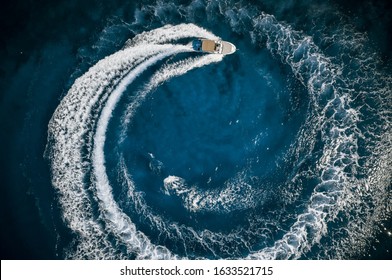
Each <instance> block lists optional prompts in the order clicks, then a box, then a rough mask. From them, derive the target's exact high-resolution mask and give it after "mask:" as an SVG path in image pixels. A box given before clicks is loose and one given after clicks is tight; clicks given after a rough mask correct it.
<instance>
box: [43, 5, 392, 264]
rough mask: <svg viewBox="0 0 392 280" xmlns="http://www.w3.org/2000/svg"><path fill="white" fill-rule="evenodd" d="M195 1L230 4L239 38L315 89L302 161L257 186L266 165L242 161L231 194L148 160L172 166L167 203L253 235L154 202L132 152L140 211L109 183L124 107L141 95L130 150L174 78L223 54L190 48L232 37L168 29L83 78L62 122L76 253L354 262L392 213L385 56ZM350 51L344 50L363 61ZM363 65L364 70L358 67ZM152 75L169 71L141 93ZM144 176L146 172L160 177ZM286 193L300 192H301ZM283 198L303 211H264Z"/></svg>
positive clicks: (58, 139) (52, 130)
mask: <svg viewBox="0 0 392 280" xmlns="http://www.w3.org/2000/svg"><path fill="white" fill-rule="evenodd" d="M192 3H193V4H194V5H196V6H197V7H198V8H203V9H205V11H206V13H208V12H213V11H215V10H214V9H217V11H219V13H220V14H221V15H222V16H223V17H225V18H226V19H227V20H228V23H229V27H231V28H232V30H235V31H236V32H240V33H241V34H245V35H249V38H250V40H251V41H252V43H253V44H254V45H256V46H261V47H262V48H265V47H266V49H267V50H268V55H272V56H273V57H274V58H276V59H277V60H280V62H281V63H282V64H284V65H287V66H288V69H289V70H287V71H289V72H290V71H291V72H292V74H293V76H294V79H296V80H298V81H299V82H300V83H298V84H299V85H300V86H301V85H302V87H303V88H304V89H305V90H306V92H307V94H308V99H309V104H308V108H307V113H306V114H307V115H306V118H305V121H304V123H303V124H302V126H301V127H300V129H299V131H298V134H297V135H296V139H295V142H294V143H292V144H291V146H290V151H289V152H288V154H286V155H285V156H287V158H290V160H291V157H292V158H294V159H293V160H292V162H290V165H289V167H290V169H292V170H293V171H292V174H290V175H289V176H290V178H287V180H286V181H284V180H283V182H281V181H279V182H281V183H276V185H274V183H270V182H267V183H265V185H263V184H264V181H262V180H264V178H261V179H260V180H254V181H252V176H253V175H258V174H256V173H257V171H258V169H256V168H255V169H254V170H256V171H254V170H253V169H252V170H251V168H250V167H249V168H248V166H246V167H238V165H237V167H238V169H236V171H235V174H231V175H230V176H231V177H230V178H228V179H226V177H224V181H223V180H222V182H224V183H223V184H222V186H218V187H216V188H215V187H214V188H207V187H204V188H203V187H200V186H198V185H197V183H195V184H193V185H191V184H188V183H187V180H186V179H185V178H186V176H182V177H184V178H182V177H180V176H177V175H176V174H172V173H171V171H170V170H169V171H167V172H166V171H165V172H162V171H161V170H162V169H164V168H165V167H164V164H163V163H162V162H160V161H159V160H158V159H156V158H155V157H154V155H153V154H152V152H151V154H149V159H150V165H148V164H147V165H148V166H149V167H150V169H151V171H152V173H154V168H156V169H157V170H158V171H156V172H155V174H154V176H155V177H154V180H155V179H156V181H154V182H157V181H159V180H160V181H161V185H160V186H158V188H155V189H154V190H153V191H154V195H162V197H159V199H162V200H163V201H170V203H173V205H175V203H177V202H178V204H179V205H180V206H181V207H182V208H181V209H182V210H183V211H184V212H186V215H189V216H187V217H191V219H192V218H193V217H196V218H195V219H197V218H198V217H208V218H210V217H211V216H213V217H215V216H216V217H218V218H219V219H220V218H221V217H229V218H232V217H236V216H241V215H243V214H244V216H245V217H246V218H244V220H246V221H245V222H244V221H242V220H241V222H244V223H245V226H244V227H241V225H239V226H237V227H233V228H229V229H222V230H221V229H216V228H215V229H213V227H211V229H210V228H208V227H205V226H204V225H203V226H199V225H197V223H195V224H192V222H190V223H189V224H186V223H182V222H179V221H176V220H175V219H172V217H171V216H170V215H169V214H166V213H160V212H159V208H158V211H157V208H154V207H153V206H150V205H149V203H148V201H149V200H148V199H147V198H146V194H145V192H144V191H143V187H144V186H140V188H139V186H137V185H136V183H135V182H138V181H137V179H136V180H135V181H134V179H133V177H132V176H133V174H132V172H131V171H130V170H129V167H128V166H127V164H129V162H128V157H127V156H126V155H125V153H124V152H123V151H122V150H121V149H119V150H120V151H119V152H118V161H117V162H116V166H117V168H118V170H116V171H118V174H116V175H118V177H120V178H119V179H118V178H117V179H118V180H120V184H123V187H124V188H125V189H126V190H127V197H126V199H127V201H126V202H125V203H124V202H123V201H121V203H122V204H126V207H124V208H123V207H122V206H124V205H121V206H120V204H118V203H117V201H116V199H115V193H116V190H115V189H114V185H112V184H111V182H110V176H109V175H108V173H110V171H111V170H110V169H111V167H110V166H111V162H110V161H108V162H106V160H105V147H106V146H107V145H108V143H109V141H107V134H109V133H108V129H109V127H110V124H111V121H112V114H113V112H114V111H115V109H116V107H117V106H118V104H119V103H120V102H121V101H122V100H124V99H125V97H124V96H125V95H129V94H130V93H129V92H131V95H130V96H129V98H128V99H127V101H126V102H127V103H126V104H125V105H126V106H125V110H124V112H123V113H122V115H121V118H120V135H119V139H118V142H117V144H119V145H120V146H121V145H122V144H124V146H125V145H126V144H127V142H126V140H129V139H128V138H127V137H129V134H128V130H129V128H130V127H132V122H133V121H134V119H136V118H134V117H135V115H136V112H139V111H140V110H139V111H138V109H139V108H140V107H141V105H142V104H143V102H145V101H146V100H148V98H147V96H148V95H149V94H152V93H153V92H154V91H155V90H156V89H158V88H159V87H160V86H161V85H162V84H163V83H165V82H166V81H168V80H169V79H171V78H174V77H178V76H182V75H184V74H186V73H187V72H188V71H191V70H192V69H196V68H201V67H204V66H206V65H209V64H211V63H217V62H220V61H221V60H222V59H223V56H222V55H216V54H201V55H200V54H199V55H197V56H196V55H191V54H190V53H192V52H193V50H192V48H191V45H190V44H187V45H184V44H182V43H183V42H190V41H191V40H192V39H193V38H198V37H199V38H208V39H213V40H218V39H219V37H217V36H215V35H214V34H212V33H210V32H208V31H207V30H205V29H202V28H200V27H198V26H196V25H194V24H178V25H174V26H173V25H165V26H163V27H161V28H157V29H154V30H151V31H148V32H143V33H141V34H138V35H136V36H135V37H134V38H132V39H130V40H128V41H127V42H126V44H125V46H124V48H123V49H122V50H120V51H118V52H116V53H114V54H113V55H110V56H108V57H106V58H104V59H102V60H100V61H99V62H98V63H96V64H95V65H94V66H93V67H91V68H90V69H89V70H88V71H87V72H86V73H85V74H84V75H83V76H81V77H80V78H78V79H77V80H76V81H75V83H74V84H73V86H72V87H71V89H70V90H69V92H68V94H67V95H66V96H65V97H64V99H63V100H62V101H61V103H60V105H59V106H58V108H57V109H56V111H55V113H54V115H53V117H52V119H51V121H50V123H49V131H48V134H49V136H48V150H49V152H50V160H51V172H52V183H53V186H54V187H55V188H56V190H57V191H58V195H59V200H60V204H61V207H62V210H63V218H64V220H65V222H66V223H67V225H68V226H69V228H70V229H71V230H72V231H73V232H74V233H75V234H77V240H76V241H75V243H74V244H72V245H71V248H69V251H68V252H67V254H68V255H67V257H69V258H88V259H111V258H113V259H119V258H138V259H177V258H226V257H228V258H233V257H238V258H245V259H298V258H301V257H304V256H306V254H308V253H309V252H312V250H316V251H317V250H319V251H317V252H319V254H320V256H321V257H322V258H326V257H328V258H333V257H339V258H344V257H347V256H349V255H350V252H352V251H353V250H351V249H350V248H353V246H354V245H355V244H361V246H362V244H363V241H362V240H367V239H368V238H370V237H371V236H372V235H373V234H374V232H375V228H376V227H375V224H377V223H379V222H380V221H381V220H382V219H383V217H385V216H386V215H388V214H390V202H389V201H387V202H385V200H388V197H390V182H391V175H390V174H392V173H391V166H392V162H391V157H390V155H391V154H392V139H391V135H392V134H391V131H392V128H391V126H390V123H391V120H392V117H391V113H390V109H389V108H390V106H388V104H390V102H391V100H390V84H391V83H390V82H391V79H390V77H385V76H383V73H381V72H378V71H376V70H374V71H370V72H372V73H371V74H370V73H369V67H374V69H375V66H372V64H370V66H368V63H369V61H370V62H371V63H373V62H372V61H373V60H376V59H375V58H373V57H371V58H369V57H366V53H365V52H361V54H360V55H358V56H357V57H355V58H351V60H350V62H347V61H346V60H343V59H340V58H338V57H333V56H328V55H326V54H325V53H323V51H322V48H321V47H319V46H318V44H316V43H315V41H314V39H313V38H312V37H311V36H308V35H306V34H304V33H303V32H298V31H296V30H294V29H293V28H292V27H291V26H290V25H289V24H286V23H281V22H279V21H278V20H277V19H276V18H275V17H274V16H272V15H268V14H266V13H263V12H257V11H253V10H251V8H250V7H243V8H241V9H237V8H231V7H230V5H226V4H223V3H221V2H215V1H208V3H207V4H206V6H205V7H204V6H203V4H201V3H199V2H198V1H194V2H192ZM160 5H163V6H165V5H166V4H165V3H159V5H158V6H159V7H155V6H146V8H145V9H146V10H145V11H147V12H150V13H151V14H154V15H157V14H159V11H157V10H155V9H159V8H162V7H161V6H160ZM167 5H169V4H167ZM169 6H170V5H169ZM165 7H166V6H165ZM189 7H191V6H189ZM189 7H185V6H181V5H180V6H178V7H177V8H176V9H178V11H176V12H177V13H179V14H180V15H186V14H187V13H190V10H189V9H190V8H189ZM166 8H168V7H166ZM168 9H169V8H168ZM344 32H346V31H343V33H344ZM343 33H342V34H343ZM342 34H341V36H342V38H343V39H342V42H343V43H342V45H344V44H347V45H350V44H351V45H353V44H355V43H357V42H356V41H355V40H356V37H355V36H354V37H353V39H352V38H351V37H350V36H351V35H350V34H349V35H348V36H346V35H345V34H343V35H342ZM345 36H346V37H345ZM337 37H338V36H337ZM347 38H348V39H347ZM350 40H351V41H350ZM346 41H347V42H346ZM180 42H181V43H180ZM340 43H341V42H340ZM240 51H241V50H240ZM349 51H350V50H348V49H346V50H343V51H342V52H344V55H346V56H350V54H349ZM241 55H242V54H241ZM233 63H235V61H233ZM350 63H351V64H353V65H354V66H355V67H354V69H355V71H351V69H350V67H351V66H352V65H351V64H350ZM153 66H154V67H153ZM155 66H156V67H155ZM151 68H154V69H155V68H156V69H157V70H154V71H155V72H153V73H152V74H151V76H150V77H148V78H147V81H146V82H143V81H141V82H142V86H136V84H138V83H139V82H140V80H141V75H143V76H142V77H144V76H146V73H147V70H150V69H151ZM349 70H350V71H349ZM354 72H355V73H354ZM239 80H240V81H246V80H245V79H242V78H239ZM376 81H377V82H376ZM198 82H199V81H198ZM244 88H247V87H244ZM166 100H170V102H172V100H173V99H170V98H168V99H166ZM219 100H220V99H219ZM222 100H223V99H222ZM375 104H377V105H375ZM225 109H226V108H225ZM369 115H370V116H372V118H374V120H375V121H374V123H373V124H372V123H371V122H370V121H367V120H366V117H365V116H369ZM113 119H114V118H113ZM113 122H114V120H113ZM230 125H231V122H230ZM282 125H283V123H282ZM299 126H300V125H299ZM190 129H191V128H190ZM252 129H253V128H252ZM147 139H148V138H147ZM169 139H172V138H169ZM192 143H193V142H192ZM129 145H131V144H129ZM132 145H133V142H132ZM135 145H136V144H135ZM121 147H122V146H121ZM184 147H186V146H184ZM106 148H107V147H106ZM147 152H148V153H150V151H147ZM154 153H155V152H154ZM257 156H258V155H257ZM260 156H262V155H260ZM180 158H181V157H180ZM309 158H311V159H312V161H311V163H310V164H309V162H310V161H309V162H307V160H308V159H309ZM126 159H127V160H126ZM132 160H134V159H131V160H130V162H131V163H130V164H133V163H134V162H133V161H132ZM134 161H137V160H134ZM152 161H154V163H155V164H156V165H157V166H154V163H152ZM249 162H251V160H249ZM137 164H140V162H136V165H137ZM249 165H251V163H250V164H249ZM303 165H309V166H306V168H304V166H303ZM284 167H285V166H284ZM241 168H242V169H241ZM248 169H249V170H248ZM137 170H138V169H137ZM140 170H142V171H140V172H141V173H142V172H145V170H146V169H140ZM229 170H230V169H229ZM238 170H239V171H238ZM278 170H279V169H278ZM299 170H301V171H299ZM108 171H109V172H108ZM215 171H217V169H215ZM152 173H147V172H146V174H147V175H148V174H150V175H151V174H152ZM163 173H164V174H163ZM173 173H174V172H173ZM135 174H137V173H136V172H135ZM208 175H210V174H208ZM136 176H137V175H136ZM139 176H140V177H143V176H145V174H144V173H143V176H142V175H140V174H139ZM268 176H269V175H268ZM272 176H273V175H272ZM255 177H257V176H255ZM206 178H208V176H206ZM210 178H211V177H210ZM143 179H144V177H143ZM143 179H139V180H143ZM257 179H259V178H257ZM267 179H268V178H267ZM206 181H207V179H206ZM261 181H262V183H260V182H261ZM254 182H257V184H260V185H261V186H259V185H257V186H256V185H255V184H256V183H254ZM271 182H274V181H273V180H271ZM303 182H306V183H307V184H308V185H306V186H304V185H305V184H306V183H303ZM308 182H310V183H308ZM155 184H156V183H154V184H153V185H154V187H155V186H156V185H155ZM267 184H269V185H271V187H270V186H269V185H268V186H267ZM207 185H208V183H207ZM159 187H160V189H159ZM305 188H306V190H304V189H305ZM270 189H271V190H270ZM156 190H158V191H157V192H155V191H156ZM286 190H288V191H287V193H288V192H291V191H293V193H294V192H295V194H287V193H286V192H285V191H286ZM159 191H160V193H159ZM269 192H270V193H274V195H276V196H279V194H282V197H281V198H279V199H281V200H282V201H279V202H277V203H276V205H279V206H276V205H275V204H274V203H271V205H273V206H271V207H277V208H279V207H280V206H281V205H283V207H281V208H285V207H287V208H290V209H291V208H295V210H294V213H293V214H292V213H291V212H290V213H289V212H285V211H286V210H285V209H283V210H282V209H272V210H271V213H266V212H262V211H269V210H265V209H270V208H268V207H270V205H268V206H267V207H265V208H264V207H263V205H264V204H263V203H267V204H268V203H269V202H270V200H272V199H271V198H266V197H267V196H268V195H269V194H270V193H269ZM275 192H276V193H275ZM302 195H303V197H302ZM300 200H301V201H300ZM279 203H281V204H279ZM165 207H166V205H165ZM388 207H389V210H388ZM129 211H131V212H132V213H131V214H130V212H129ZM258 211H261V212H260V213H259V212H258ZM288 211H290V210H288ZM386 212H388V213H387V214H385V213H386ZM233 213H234V214H233ZM238 213H240V214H238ZM203 215H204V216H203ZM214 215H215V216H214ZM284 215H287V216H290V217H287V218H286V217H283V216H284ZM275 216H276V217H275ZM131 217H132V218H131ZM168 217H169V218H168ZM181 217H182V216H181ZM181 217H180V218H181ZM271 217H273V218H271ZM273 219H276V220H273ZM287 221H288V222H287ZM192 225H194V226H192ZM247 227H248V228H247ZM341 227H342V228H341ZM144 230H146V231H144ZM341 231H344V232H345V233H344V234H341V235H342V237H341V238H337V239H336V240H335V239H334V235H333V234H335V233H336V232H339V233H338V234H337V236H340V235H339V234H340V232H341ZM321 242H324V243H325V244H327V245H325V244H324V243H323V248H322V249H317V248H316V247H318V244H319V243H321ZM343 245H344V246H343ZM339 246H341V247H342V248H343V249H340V247H339ZM314 248H316V249H314ZM350 250H351V251H350ZM199 252H201V253H199Z"/></svg>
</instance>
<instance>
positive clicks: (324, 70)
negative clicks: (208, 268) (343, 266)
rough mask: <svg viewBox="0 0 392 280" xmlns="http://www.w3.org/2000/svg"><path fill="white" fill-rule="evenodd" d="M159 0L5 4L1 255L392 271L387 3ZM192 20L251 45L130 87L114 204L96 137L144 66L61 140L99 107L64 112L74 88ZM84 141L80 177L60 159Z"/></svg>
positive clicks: (112, 132) (114, 174)
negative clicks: (332, 263) (236, 261)
mask: <svg viewBox="0 0 392 280" xmlns="http://www.w3.org/2000/svg"><path fill="white" fill-rule="evenodd" d="M140 2H141V1H140ZM150 2H151V3H147V1H143V3H137V2H133V1H131V2H130V1H112V2H111V3H102V2H99V1H85V2H83V3H82V4H81V3H79V2H77V1H76V2H72V1H71V2H70V1H65V2H63V3H62V2H59V1H57V2H56V3H52V2H51V1H48V2H45V1H42V3H40V4H38V3H29V2H23V3H16V4H13V5H9V6H8V7H5V8H4V9H2V11H1V16H0V20H1V24H2V27H3V28H2V30H3V36H2V39H1V40H2V41H1V46H2V47H1V48H0V55H1V59H2V64H1V68H0V76H1V79H0V89H1V95H0V108H1V109H0V114H1V115H0V127H1V131H2V134H1V138H0V151H1V162H0V165H1V166H0V170H1V173H0V174H1V178H0V179H1V182H2V183H1V186H2V196H1V199H2V200H1V203H0V205H1V230H0V232H1V251H0V252H1V257H2V259H64V258H92V259H98V258H105V259H109V258H114V259H118V258H171V257H173V256H177V257H184V258H191V259H194V258H212V259H215V258H244V257H245V258H247V257H248V258H283V259H284V258H289V259H293V258H302V259H330V258H332V259H390V258H391V250H392V233H391V232H392V222H391V175H390V174H391V173H392V172H391V167H390V166H391V156H390V155H391V149H392V146H391V137H390V135H391V129H392V128H391V118H392V116H391V112H390V108H391V102H392V100H391V98H392V95H391V92H392V91H391V81H392V78H391V64H390V63H391V57H392V52H391V46H392V42H391V38H390V36H388V34H390V33H391V26H392V25H391V14H392V13H391V12H390V11H391V5H390V4H388V3H387V2H378V3H377V4H373V3H368V2H365V1H364V2H363V3H361V2H360V3H358V1H355V2H352V3H351V2H350V1H344V2H340V1H327V2H325V1H316V2H315V1H312V2H311V3H310V2H309V1H296V2H295V3H291V2H290V3H287V1H242V2H236V1H225V2H224V1H177V2H173V3H170V4H163V3H161V2H159V3H155V1H150ZM182 23H194V24H195V25H197V26H199V27H201V28H205V29H207V30H208V31H210V32H212V33H214V34H215V35H216V36H219V37H221V38H222V39H223V40H227V41H230V42H232V43H234V44H235V45H236V47H237V49H238V50H237V51H236V52H235V53H234V54H233V55H230V56H226V57H224V58H223V59H222V61H220V62H214V63H212V62H211V63H208V64H207V65H205V66H203V67H201V68H194V69H192V70H190V71H188V72H186V73H184V74H181V75H178V76H176V77H173V78H171V79H166V80H165V81H164V82H162V83H160V84H159V85H158V86H157V87H154V88H153V89H152V90H150V91H148V92H147V93H146V94H147V95H146V97H144V98H142V97H141V96H142V92H143V89H144V87H145V86H146V84H148V83H149V82H150V81H153V80H154V79H155V78H154V77H155V76H154V75H155V74H156V73H163V72H164V69H165V67H166V66H168V65H170V64H171V63H176V62H181V61H184V60H186V59H195V60H198V59H202V58H203V57H204V55H203V54H196V53H188V52H186V53H180V54H175V55H170V56H168V57H166V58H164V59H162V60H160V61H157V62H155V63H154V64H153V65H152V66H151V67H149V68H148V69H146V70H145V71H144V72H143V73H141V74H140V76H138V77H137V78H136V79H135V80H134V81H133V82H132V83H130V85H129V86H128V87H127V88H126V90H125V92H124V94H123V95H122V96H121V98H120V99H119V101H118V104H117V106H116V107H115V108H114V110H113V111H111V118H110V121H109V122H108V124H107V126H108V127H107V130H106V131H105V136H106V141H105V144H104V147H103V152H104V159H105V161H104V167H105V172H104V173H105V174H106V175H105V176H107V179H108V184H109V186H110V191H109V193H106V195H105V197H112V198H113V201H114V202H115V204H116V205H117V208H116V210H113V209H114V208H111V207H109V206H108V205H109V204H108V203H107V202H105V199H103V198H102V196H101V195H100V191H99V186H101V185H104V184H103V183H102V182H103V181H102V180H100V178H101V177H99V176H101V175H102V172H101V171H100V170H101V169H99V168H98V167H97V164H96V162H97V160H96V158H95V157H94V151H95V150H94V149H95V148H94V147H97V145H98V144H97V143H98V142H99V140H98V139H96V138H94V135H95V134H96V133H98V132H97V131H99V126H100V122H99V118H100V116H101V114H102V111H103V110H104V107H105V105H106V104H108V103H109V102H108V100H109V99H107V98H109V96H110V95H113V92H114V91H113V89H114V88H115V86H116V85H117V84H118V83H119V81H120V80H121V79H122V78H123V77H124V75H125V72H127V71H130V72H131V71H132V70H133V69H135V67H133V66H132V67H131V66H129V67H126V68H124V69H125V70H124V74H122V73H120V72H119V74H118V75H117V76H115V77H113V78H112V79H109V80H107V79H106V80H105V79H103V78H102V79H101V80H99V79H98V78H97V80H98V81H99V83H101V84H103V83H106V82H107V83H108V84H107V86H106V88H105V90H104V91H103V92H104V94H103V97H102V99H100V100H99V101H97V102H95V103H94V104H92V111H91V112H89V113H88V114H87V116H88V121H86V126H85V127H83V126H82V125H83V121H82V120H78V121H72V120H70V121H68V122H65V120H64V122H63V124H64V130H62V128H59V127H61V124H58V123H56V122H55V121H53V120H59V123H61V122H62V120H63V118H61V117H56V115H55V111H56V112H63V113H64V116H73V115H76V114H78V113H80V112H83V110H85V109H84V108H85V107H83V105H86V104H87V101H86V102H85V101H80V100H76V99H75V102H74V104H76V106H77V105H78V104H81V105H82V107H71V105H69V104H70V103H66V102H68V100H69V99H70V98H69V96H71V93H70V89H71V87H72V85H73V84H74V83H75V82H76V83H77V80H76V79H77V78H79V77H82V78H81V79H80V80H79V81H81V80H83V79H86V78H85V77H86V76H82V75H83V74H84V73H85V72H86V71H87V70H88V69H89V68H90V67H93V66H94V65H96V64H97V62H98V61H100V60H102V59H104V58H105V57H106V56H108V55H111V54H113V53H115V52H117V51H119V50H121V49H122V48H123V46H124V44H125V42H126V41H127V40H128V39H132V38H134V37H135V36H136V35H137V34H140V33H142V32H143V31H150V30H154V29H157V28H160V27H162V26H164V25H166V24H172V25H178V24H182ZM196 37H197V36H196ZM190 40H191V38H185V39H184V38H183V39H181V40H178V41H176V40H172V41H170V42H171V43H173V44H175V45H182V44H185V43H188V42H189V41H190ZM137 41H138V40H137V39H135V42H136V43H137ZM145 46H146V49H148V47H149V46H150V45H149V44H147V43H145ZM107 59H108V58H107ZM109 59H110V58H109ZM123 59H124V60H125V56H123ZM112 65H113V63H112ZM178 68H181V67H180V66H179V67H178ZM93 70H94V69H93ZM93 70H91V71H93ZM97 73H104V69H102V70H101V71H97ZM90 85H91V82H90V84H88V85H87V86H86V87H84V89H83V90H82V89H78V91H77V93H78V94H76V95H75V96H83V95H85V94H87V89H86V88H88V86H90ZM112 86H113V87H112ZM105 94H106V95H105ZM67 97H68V99H67ZM78 102H79V103H78ZM64 104H67V106H65V105H64ZM132 106H133V107H132ZM131 107H132V108H133V109H134V110H133V111H132V112H133V113H132V115H128V116H127V114H126V113H127V112H130V111H129V110H130V108H131ZM75 108H76V109H75ZM51 120H52V121H51ZM57 124H58V126H57ZM79 124H81V125H80V126H79ZM74 127H76V130H74V132H72V129H73V128H74ZM81 127H83V130H81V129H82V128H81ZM59 131H60V132H59ZM61 131H62V132H61ZM77 131H83V135H82V136H81V137H80V139H81V140H80V141H77V142H75V143H81V144H80V146H79V144H78V145H74V146H73V148H72V149H74V150H75V151H81V155H82V156H81V158H82V160H81V162H80V166H79V163H77V164H76V163H75V162H76V161H72V160H70V162H69V163H68V162H67V160H68V158H70V156H65V157H61V154H62V151H61V150H60V151H58V150H56V149H57V147H62V146H61V145H63V142H64V145H66V144H67V143H71V141H73V140H71V138H72V137H73V136H75V135H76V134H77ZM63 135H66V136H65V137H64V139H65V140H64V139H63V138H62V136H63ZM56 145H57V146H56ZM70 155H71V154H70ZM60 159H61V160H60ZM67 171H69V172H70V173H69V174H79V173H78V172H79V171H80V174H81V175H80V176H81V177H80V178H82V180H81V181H78V180H76V177H75V178H74V177H72V176H71V175H67V174H68V173H67ZM64 174H66V175H64ZM62 176H63V177H62ZM60 178H61V179H60ZM73 196H74V197H73ZM80 197H83V200H82V202H80V204H78V202H77V201H78V200H77V199H78V198H80ZM309 209H310V210H309ZM116 213H117V214H118V213H121V215H123V216H122V217H125V218H124V219H123V220H121V219H122V218H121V219H120V218H119V217H118V216H116ZM120 220H121V221H123V222H124V223H125V225H124V224H122V226H119V224H118V221H120ZM95 226H97V228H95ZM134 229H135V230H136V231H134ZM324 229H327V230H324ZM304 232H305V233H306V236H307V238H306V240H303V239H301V238H300V237H301V236H302V235H301V234H304ZM135 236H136V239H137V240H139V241H140V240H142V242H146V243H145V244H147V246H146V247H145V248H147V249H143V250H144V251H143V250H140V249H138V248H137V246H136V245H135V242H134V241H133V238H135ZM298 240H302V241H301V242H299V243H298ZM281 244H288V245H289V246H292V248H294V249H293V251H294V252H296V253H295V254H289V253H288V252H287V251H285V250H284V249H282V248H283V247H284V246H283V247H281V246H280V245H281ZM354 244H355V245H354ZM91 245H93V246H91ZM86 248H87V249H86Z"/></svg>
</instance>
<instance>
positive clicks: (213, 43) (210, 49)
mask: <svg viewBox="0 0 392 280" xmlns="http://www.w3.org/2000/svg"><path fill="white" fill-rule="evenodd" d="M192 47H193V49H194V50H195V51H197V52H206V53H216V54H223V55H226V54H232V53H234V52H235V51H236V47H235V46H234V45H233V44H232V43H230V42H226V41H222V40H209V39H196V40H193V42H192Z"/></svg>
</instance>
